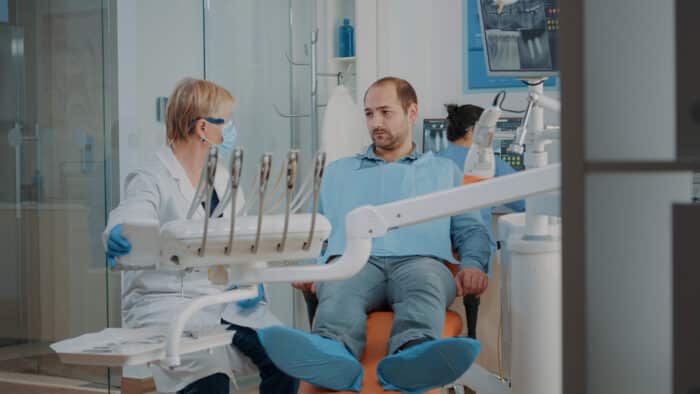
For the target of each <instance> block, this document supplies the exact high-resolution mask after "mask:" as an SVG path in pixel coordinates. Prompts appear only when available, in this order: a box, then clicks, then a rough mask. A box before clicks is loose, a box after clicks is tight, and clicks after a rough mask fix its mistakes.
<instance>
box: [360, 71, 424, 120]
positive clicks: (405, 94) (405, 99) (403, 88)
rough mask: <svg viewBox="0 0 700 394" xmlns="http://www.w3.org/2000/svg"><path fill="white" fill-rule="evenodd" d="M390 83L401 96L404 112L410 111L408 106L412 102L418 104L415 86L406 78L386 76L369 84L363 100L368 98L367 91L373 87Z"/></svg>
mask: <svg viewBox="0 0 700 394" xmlns="http://www.w3.org/2000/svg"><path fill="white" fill-rule="evenodd" d="M389 83H390V84H393V85H394V87H395V88H396V95H397V96H398V97H399V101H401V107H402V108H403V112H404V113H406V112H408V107H410V106H411V104H418V95H416V90H415V89H413V86H411V84H410V83H408V81H406V80H405V79H401V78H396V77H384V78H382V79H378V80H376V81H374V83H372V84H371V85H369V87H368V88H367V91H365V98H364V99H363V100H367V93H368V92H369V90H370V89H372V88H373V87H376V86H382V85H385V84H389Z"/></svg>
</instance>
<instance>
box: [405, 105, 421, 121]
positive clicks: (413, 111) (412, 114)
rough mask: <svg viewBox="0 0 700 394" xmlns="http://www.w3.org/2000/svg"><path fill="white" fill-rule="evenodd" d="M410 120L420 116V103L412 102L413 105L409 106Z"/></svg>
mask: <svg viewBox="0 0 700 394" xmlns="http://www.w3.org/2000/svg"><path fill="white" fill-rule="evenodd" d="M406 112H407V113H408V120H410V121H411V123H413V122H415V121H416V119H417V118H418V104H416V103H411V105H409V106H408V111H406Z"/></svg>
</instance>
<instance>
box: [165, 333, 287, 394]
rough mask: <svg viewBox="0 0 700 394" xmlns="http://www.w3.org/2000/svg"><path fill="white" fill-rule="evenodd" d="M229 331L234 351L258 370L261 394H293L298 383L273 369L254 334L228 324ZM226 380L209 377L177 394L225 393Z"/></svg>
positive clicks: (219, 377) (217, 376)
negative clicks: (232, 331) (236, 350)
mask: <svg viewBox="0 0 700 394" xmlns="http://www.w3.org/2000/svg"><path fill="white" fill-rule="evenodd" d="M222 323H223V324H226V322H225V321H222ZM229 329H230V330H236V334H235V335H234V336H233V340H232V342H231V345H232V346H235V347H236V348H237V349H238V350H240V351H241V352H243V354H245V355H246V356H248V358H250V360H251V361H252V362H253V363H254V364H255V366H256V367H258V371H260V379H261V382H260V388H259V390H260V391H259V392H260V393H261V394H293V393H296V392H297V390H298V388H299V381H298V380H297V379H294V378H292V377H291V376H289V375H287V374H285V373H284V372H282V371H280V370H279V369H277V367H276V366H275V365H274V364H273V363H272V360H270V358H269V357H268V356H267V353H266V352H265V349H264V348H263V347H262V345H261V344H260V339H258V334H257V333H256V332H255V330H253V329H252V328H248V327H242V326H238V325H236V324H230V325H229ZM228 393H229V379H228V376H227V375H225V374H222V373H217V374H214V375H209V376H207V377H206V378H203V379H199V380H197V381H196V382H193V383H191V384H189V385H188V386H187V387H185V388H184V389H183V390H181V391H180V392H179V394H228Z"/></svg>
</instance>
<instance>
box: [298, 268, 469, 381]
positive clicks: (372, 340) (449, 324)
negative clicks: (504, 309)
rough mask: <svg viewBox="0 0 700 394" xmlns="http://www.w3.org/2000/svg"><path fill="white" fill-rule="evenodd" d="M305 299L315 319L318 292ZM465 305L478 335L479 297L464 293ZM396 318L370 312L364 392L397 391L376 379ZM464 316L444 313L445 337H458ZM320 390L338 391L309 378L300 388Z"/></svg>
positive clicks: (309, 294) (361, 358)
mask: <svg viewBox="0 0 700 394" xmlns="http://www.w3.org/2000/svg"><path fill="white" fill-rule="evenodd" d="M447 267H448V268H450V271H452V274H453V275H455V274H456V273H457V269H458V267H457V266H456V265H453V264H447ZM304 299H305V300H306V307H307V310H308V314H309V323H310V324H311V323H312V322H313V318H314V315H315V314H316V307H317V306H318V299H317V298H316V295H315V294H313V293H310V292H306V291H305V292H304ZM463 302H464V308H465V311H466V320H467V322H466V323H467V336H469V337H470V338H474V339H476V319H477V314H478V311H479V299H478V298H476V297H474V296H472V295H468V296H464V297H463ZM393 321H394V313H393V312H389V311H377V312H372V313H370V314H369V315H368V316H367V344H366V346H365V351H364V353H362V357H360V364H362V369H363V371H364V378H363V380H362V389H361V390H360V392H361V393H364V394H375V393H386V392H394V393H398V391H384V389H383V388H382V386H381V385H380V384H379V381H378V379H377V365H379V362H380V361H381V360H382V359H383V358H384V357H386V355H387V352H388V342H389V335H390V334H391V326H392V323H393ZM462 327H463V326H462V319H461V318H460V316H459V315H458V314H457V313H455V312H453V311H447V313H446V315H445V326H444V328H443V330H442V336H443V338H449V337H456V336H459V334H460V333H461V332H462ZM438 392H439V390H437V389H435V390H431V391H428V392H427V393H430V394H433V393H434V394H437V393H438ZM321 393H337V392H335V391H327V390H325V389H321V388H318V387H315V386H312V385H310V384H308V383H306V382H302V384H301V385H300V388H299V394H321ZM341 393H348V394H350V393H352V392H351V391H343V392H341Z"/></svg>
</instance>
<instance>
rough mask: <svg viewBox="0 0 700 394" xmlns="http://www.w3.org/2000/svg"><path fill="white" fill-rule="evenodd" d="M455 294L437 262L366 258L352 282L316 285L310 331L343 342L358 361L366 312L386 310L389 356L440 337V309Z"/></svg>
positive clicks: (442, 313) (448, 276)
mask: <svg viewBox="0 0 700 394" xmlns="http://www.w3.org/2000/svg"><path fill="white" fill-rule="evenodd" d="M456 292H457V289H456V286H455V280H454V278H453V276H452V273H451V272H450V270H449V269H448V268H447V267H445V265H444V264H443V263H442V261H440V260H437V259H434V258H432V257H426V256H403V257H393V256H392V257H378V256H371V257H370V258H369V261H367V264H366V265H365V266H364V268H362V270H361V271H360V272H359V273H357V274H356V275H355V276H353V277H352V278H350V279H347V280H344V281H339V282H323V283H318V284H317V285H316V295H317V297H318V309H317V310H316V317H315V319H314V325H313V330H312V332H313V333H315V334H318V335H321V336H324V337H326V338H330V339H335V340H337V341H339V342H341V343H343V344H344V345H345V347H347V348H348V350H349V351H350V353H352V354H353V355H354V356H355V357H356V358H358V359H359V358H360V357H361V356H362V352H363V351H364V348H365V344H366V336H365V329H366V322H367V314H368V313H370V312H373V311H376V310H381V309H390V310H393V312H394V323H393V326H392V329H391V336H390V338H389V354H392V353H394V352H396V350H398V349H399V348H400V347H401V346H403V345H404V344H406V343H407V342H409V341H413V340H416V339H425V338H427V339H438V338H441V337H442V329H443V325H444V323H445V310H446V309H447V307H448V306H449V305H450V304H451V303H452V301H453V300H454V298H455V296H456Z"/></svg>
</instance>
